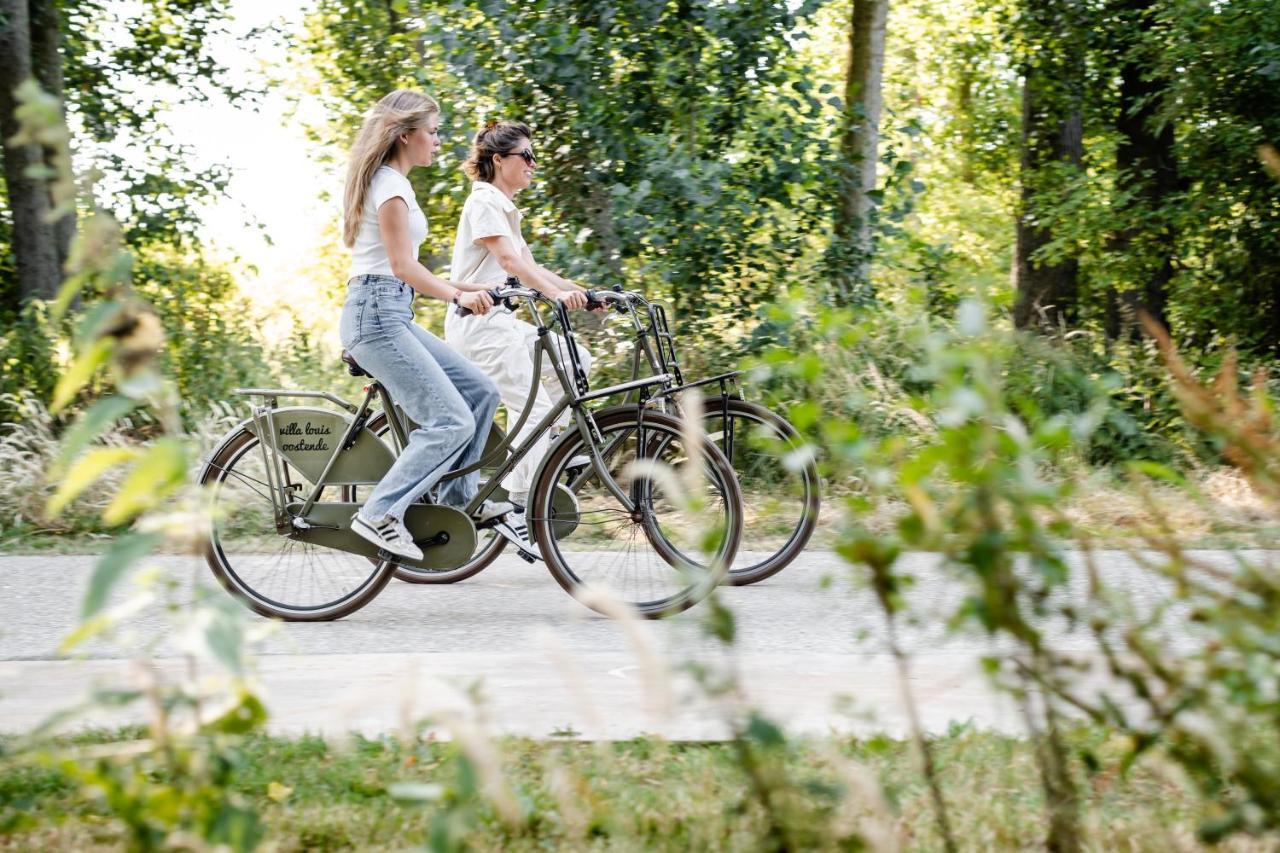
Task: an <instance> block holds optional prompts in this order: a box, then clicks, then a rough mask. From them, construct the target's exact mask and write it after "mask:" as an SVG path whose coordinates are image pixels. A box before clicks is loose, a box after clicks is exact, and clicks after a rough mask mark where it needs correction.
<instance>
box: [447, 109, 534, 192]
mask: <svg viewBox="0 0 1280 853" xmlns="http://www.w3.org/2000/svg"><path fill="white" fill-rule="evenodd" d="M521 138H524V139H529V140H532V139H533V132H532V131H530V130H529V125H527V124H524V123H522V122H518V121H491V122H489V126H488V127H486V128H485V129H484V130H482V131H480V132H479V133H477V134H476V136H475V139H473V140H472V141H471V154H470V156H468V157H467V159H466V162H464V163H463V164H462V171H464V172H466V173H467V177H469V178H471V180H473V181H484V182H485V183H486V184H491V183H493V176H494V171H495V170H494V168H493V155H494V154H510V153H511V146H512V145H515V144H516V140H518V139H521Z"/></svg>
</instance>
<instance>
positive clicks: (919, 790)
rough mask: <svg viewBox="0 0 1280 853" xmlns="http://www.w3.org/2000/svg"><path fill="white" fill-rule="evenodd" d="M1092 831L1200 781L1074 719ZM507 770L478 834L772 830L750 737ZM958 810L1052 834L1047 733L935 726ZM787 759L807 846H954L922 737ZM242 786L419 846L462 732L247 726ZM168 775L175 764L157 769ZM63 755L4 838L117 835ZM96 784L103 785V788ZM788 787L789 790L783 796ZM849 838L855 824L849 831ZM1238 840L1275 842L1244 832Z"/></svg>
mask: <svg viewBox="0 0 1280 853" xmlns="http://www.w3.org/2000/svg"><path fill="white" fill-rule="evenodd" d="M128 736H129V733H114V734H104V733H97V734H90V735H86V736H81V737H79V738H77V739H76V740H75V741H73V742H66V741H64V742H62V743H61V744H60V746H62V747H71V748H74V747H75V746H82V745H85V744H88V743H100V742H107V741H111V740H114V739H118V738H120V737H128ZM1071 745H1072V747H1073V749H1074V751H1075V752H1076V754H1078V755H1083V754H1085V753H1088V754H1090V755H1092V756H1094V757H1095V758H1096V765H1095V769H1094V770H1093V771H1092V772H1089V773H1086V771H1085V770H1084V764H1083V763H1080V764H1079V766H1078V768H1077V769H1078V773H1079V774H1080V779H1081V782H1082V791H1083V793H1084V797H1085V806H1084V811H1085V814H1086V815H1087V818H1086V820H1085V827H1086V831H1087V834H1088V842H1089V847H1091V848H1092V849H1131V850H1153V851H1154V850H1161V851H1163V850H1177V849H1194V848H1196V847H1198V846H1199V845H1198V843H1197V842H1196V836H1195V829H1196V825H1197V822H1198V820H1199V819H1200V817H1201V815H1200V814H1199V812H1198V809H1199V806H1198V799H1197V797H1196V795H1195V794H1194V792H1192V791H1191V790H1190V788H1189V787H1188V786H1187V784H1186V782H1185V781H1184V780H1183V779H1182V778H1181V776H1180V775H1179V774H1178V772H1177V771H1176V770H1174V769H1171V766H1170V765H1168V764H1166V763H1165V762H1163V761H1162V760H1161V759H1160V758H1159V755H1158V753H1157V752H1153V753H1151V754H1149V755H1148V756H1147V757H1144V758H1142V759H1140V760H1139V761H1138V762H1137V763H1136V764H1135V765H1134V766H1133V767H1131V768H1129V769H1128V770H1127V771H1126V770H1124V769H1122V767H1121V764H1120V762H1121V757H1122V754H1123V748H1124V744H1123V743H1121V742H1119V741H1115V740H1110V739H1108V738H1107V736H1106V735H1105V734H1103V733H1102V732H1100V731H1097V730H1093V729H1089V728H1084V729H1079V730H1077V731H1075V732H1073V733H1072V735H1071ZM499 748H500V751H501V753H502V756H503V767H502V770H503V774H504V776H505V779H506V782H507V784H508V785H509V786H510V788H511V789H512V791H513V792H514V793H515V795H516V798H517V801H518V802H519V803H520V805H521V809H522V811H523V812H524V820H523V822H522V825H520V826H516V827H508V826H506V825H504V824H503V823H502V822H501V821H500V820H498V818H497V816H496V815H495V814H494V812H493V811H492V810H491V809H490V807H489V806H488V805H486V804H483V803H480V802H478V801H474V800H473V799H467V800H464V801H462V802H461V803H456V804H455V806H454V808H455V813H454V815H453V816H452V817H453V818H454V819H455V820H460V821H461V823H460V824H459V826H460V828H461V830H462V833H463V836H464V838H465V842H466V845H467V846H468V847H469V848H471V849H476V850H542V849H553V848H565V849H622V850H640V849H653V850H689V849H725V850H755V849H762V848H764V847H766V846H767V845H766V841H767V833H766V820H765V812H764V811H763V810H762V808H761V807H760V805H759V802H758V801H757V800H756V799H755V798H754V797H753V796H752V794H751V791H750V789H749V786H748V784H747V780H746V778H745V776H744V774H743V772H742V770H741V768H740V765H739V763H738V760H737V757H736V753H735V750H734V747H733V745H731V744H720V743H692V744H672V743H666V742H663V741H658V740H652V739H639V740H634V741H628V742H622V743H616V744H587V743H572V742H565V743H538V742H532V741H526V740H509V741H503V742H500V743H499ZM936 748H937V760H938V765H939V768H940V772H941V774H942V779H943V784H944V791H945V795H946V797H947V800H948V802H949V804H950V806H951V814H952V820H953V822H954V825H955V831H956V835H957V837H958V838H960V839H962V840H963V845H962V846H963V848H964V849H970V850H990V849H1011V848H1026V847H1037V846H1040V844H1041V843H1042V840H1043V834H1044V826H1043V803H1042V798H1041V794H1040V786H1039V781H1038V777H1037V774H1036V768H1035V763H1034V760H1033V757H1032V755H1031V748H1030V745H1029V744H1028V743H1027V742H1025V741H1022V740H1019V739H1016V738H1010V737H1006V736H1001V735H995V734H990V733H980V732H975V731H972V730H969V729H967V728H964V727H958V728H956V729H954V730H953V731H952V732H951V733H950V734H948V735H946V736H944V737H941V738H938V739H937V741H936ZM782 749H783V750H784V751H785V757H784V759H783V761H782V762H781V764H780V765H779V766H780V767H781V768H782V769H783V771H784V772H785V775H786V778H787V780H788V785H787V790H788V792H789V796H790V798H791V799H790V805H789V806H788V808H791V809H793V815H792V817H793V819H794V820H795V826H797V827H801V828H802V831H803V834H804V840H805V842H806V843H805V846H812V847H815V848H824V847H826V848H835V847H839V846H842V845H843V844H845V843H846V842H847V840H848V837H849V836H850V835H852V834H854V833H856V832H859V831H863V830H865V829H866V828H867V827H873V828H874V827H879V828H880V831H882V832H884V833H886V834H887V835H888V837H889V838H891V839H893V840H894V841H896V842H897V843H898V844H899V845H901V846H902V847H903V848H906V849H921V850H932V849H940V846H941V844H940V839H939V837H938V836H937V834H936V832H935V828H934V824H933V817H932V813H931V810H930V806H929V801H928V798H927V792H926V789H925V787H924V784H923V779H922V777H921V775H920V773H919V772H918V771H917V769H916V762H915V760H914V756H913V755H912V753H911V750H910V748H909V747H908V746H907V745H906V744H905V743H903V742H900V741H895V740H890V739H886V738H872V739H870V740H843V739H835V738H826V739H819V740H811V741H803V742H795V743H791V744H789V745H788V746H786V747H784V748H782ZM237 752H238V756H239V759H238V763H237V766H236V770H235V773H234V777H233V781H232V783H231V784H232V787H233V788H234V790H235V791H237V792H238V793H239V794H240V795H242V796H243V797H244V798H245V800H246V801H247V803H248V804H249V805H251V806H252V807H253V808H254V809H256V810H257V811H258V812H259V814H260V815H261V817H262V819H263V820H264V822H265V823H266V825H267V827H268V829H267V838H266V841H267V843H268V844H269V845H271V846H273V847H274V848H275V849H279V850H302V849H343V848H355V847H359V848H375V849H377V848H382V849H385V848H403V847H405V846H407V845H415V844H422V843H424V842H425V840H426V838H427V833H428V832H429V830H430V828H431V827H432V825H433V822H434V821H436V819H437V818H439V817H441V815H442V813H443V810H444V809H446V808H447V805H446V804H447V803H448V802H449V801H450V799H451V797H453V795H454V793H455V792H456V790H457V786H458V784H459V779H460V778H461V777H460V775H459V773H460V770H462V768H461V766H460V761H459V752H458V749H457V748H456V747H455V746H454V745H452V744H448V743H440V742H434V741H420V740H415V741H409V742H405V741H401V740H398V739H394V738H385V739H377V740H366V739H362V738H355V739H353V740H350V741H347V742H345V743H340V744H331V743H327V742H326V741H324V740H321V739H319V738H315V737H303V738H298V739H285V738H273V737H265V736H255V737H251V738H248V739H246V740H245V741H243V742H242V744H241V745H240V747H239V748H238V750H237ZM157 781H158V780H157ZM398 782H430V783H437V784H440V785H441V786H442V787H443V789H444V790H443V794H444V796H443V798H442V799H441V800H439V801H436V802H429V803H418V802H400V801H397V800H396V799H395V798H394V797H393V796H392V795H391V793H390V788H391V786H392V785H394V784H395V783H398ZM91 793H92V792H88V791H82V790H80V789H79V788H78V786H77V785H76V784H75V783H74V782H72V781H71V780H70V779H69V778H68V777H66V776H64V775H63V774H62V773H61V771H59V770H57V769H52V768H51V767H48V766H41V765H38V764H35V765H33V764H26V765H21V766H19V765H16V764H13V763H8V764H0V848H8V849H54V848H58V849H83V848H90V847H102V846H111V847H114V846H117V845H119V844H121V843H122V841H123V840H124V836H123V828H122V826H121V825H120V824H119V823H118V822H117V821H116V820H115V819H114V818H113V817H111V816H110V815H109V814H108V813H107V812H106V810H105V809H104V807H103V806H102V804H101V802H100V801H98V800H96V799H94V798H93V797H92V796H91ZM86 795H88V796H86ZM780 802H788V800H787V799H786V798H785V797H784V798H783V799H782V800H780ZM842 838H844V839H845V840H844V841H842V840H841V839H842ZM1222 849H1228V850H1253V849H1258V850H1261V849H1274V848H1273V847H1271V846H1270V845H1269V844H1266V843H1264V842H1262V841H1250V840H1248V839H1238V840H1236V841H1233V842H1230V843H1228V844H1226V845H1225V846H1224V847H1223V848H1222Z"/></svg>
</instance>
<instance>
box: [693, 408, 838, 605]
mask: <svg viewBox="0 0 1280 853" xmlns="http://www.w3.org/2000/svg"><path fill="white" fill-rule="evenodd" d="M702 415H703V423H704V424H705V425H706V431H707V436H708V437H709V438H710V439H711V440H712V441H713V442H715V444H716V447H718V448H720V450H722V451H723V452H724V455H725V457H726V458H728V460H729V462H730V464H731V465H733V471H734V473H735V474H737V476H738V485H739V487H741V489H742V496H743V505H744V507H745V513H746V518H745V520H744V522H743V533H742V546H741V548H740V549H739V551H738V556H737V557H736V558H735V559H734V561H733V565H732V566H730V567H729V573H728V576H727V577H726V582H727V583H729V584H732V585H734V586H745V585H747V584H753V583H756V582H757V581H762V580H764V579H765V578H768V577H772V576H773V575H776V574H777V573H778V572H780V571H782V570H783V569H785V568H786V567H787V566H789V565H791V562H792V561H793V560H795V558H796V557H798V556H800V553H801V552H802V551H804V548H805V546H806V545H808V544H809V539H810V538H811V537H812V536H813V531H814V528H815V527H816V525H817V523H818V511H819V509H820V506H821V497H820V492H819V487H820V483H821V480H820V479H819V477H818V463H817V462H816V461H815V460H814V458H813V454H812V453H811V452H810V451H809V449H808V448H807V447H806V445H805V443H804V441H803V439H801V437H800V434H799V433H798V432H796V428H795V427H793V426H792V425H791V424H790V423H789V422H788V421H787V420H786V419H785V418H783V417H782V416H781V415H779V414H777V413H775V412H773V411H771V410H769V409H766V408H765V407H764V406H761V405H758V404H756V403H749V402H747V401H745V400H738V399H733V398H729V399H725V398H723V397H710V398H708V399H707V400H706V401H705V404H704V410H703V413H702Z"/></svg>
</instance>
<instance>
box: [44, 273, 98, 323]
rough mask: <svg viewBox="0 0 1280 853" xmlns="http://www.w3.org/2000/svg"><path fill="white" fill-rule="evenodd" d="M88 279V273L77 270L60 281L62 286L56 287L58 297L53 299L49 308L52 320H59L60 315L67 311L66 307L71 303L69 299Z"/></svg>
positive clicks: (74, 295) (75, 294) (73, 296)
mask: <svg viewBox="0 0 1280 853" xmlns="http://www.w3.org/2000/svg"><path fill="white" fill-rule="evenodd" d="M88 281H89V273H87V272H78V273H76V274H75V275H69V276H67V278H66V280H65V281H63V282H62V287H60V288H58V298H57V299H55V300H54V301H53V307H51V308H50V309H49V315H50V316H51V317H52V318H53V319H54V320H61V319H62V315H64V314H66V313H67V307H68V306H69V305H70V304H71V300H73V299H75V298H76V296H77V295H78V294H79V293H80V291H81V290H83V289H84V286H85V284H86V283H87V282H88Z"/></svg>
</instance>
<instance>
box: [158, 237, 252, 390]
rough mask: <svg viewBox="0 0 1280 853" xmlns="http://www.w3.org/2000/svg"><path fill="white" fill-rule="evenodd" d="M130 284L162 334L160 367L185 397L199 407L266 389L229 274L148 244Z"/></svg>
mask: <svg viewBox="0 0 1280 853" xmlns="http://www.w3.org/2000/svg"><path fill="white" fill-rule="evenodd" d="M133 283H134V289H135V291H136V292H137V293H138V295H139V296H141V297H143V298H145V299H146V300H147V301H148V302H149V303H150V304H151V305H153V306H154V307H155V310H156V315H157V316H158V317H159V319H160V323H161V325H163V326H164V329H165V331H166V333H167V335H166V345H165V352H164V358H163V359H162V361H161V368H162V369H163V370H164V372H165V374H166V375H168V376H170V377H171V378H172V379H173V381H174V384H175V385H176V387H177V391H178V394H179V395H180V396H181V397H182V399H184V400H188V401H191V403H192V404H193V405H194V406H196V407H202V404H203V403H204V402H205V401H220V400H230V399H231V396H232V395H231V389H232V388H235V387H246V386H256V385H261V384H268V383H269V381H270V365H269V363H268V359H267V354H266V352H265V351H264V349H265V348H264V346H263V343H262V341H261V340H260V339H259V337H258V335H257V329H256V328H255V327H254V324H253V312H252V311H251V309H250V307H249V305H248V302H247V300H246V298H245V297H244V295H243V294H241V293H240V292H239V290H238V289H237V287H236V283H235V279H234V278H233V277H232V275H231V273H230V272H228V271H227V270H225V269H221V268H219V267H218V266H217V265H215V264H213V263H210V262H209V261H207V260H205V259H203V258H201V257H200V256H199V255H195V256H187V257H184V256H182V255H181V254H179V253H177V252H174V251H172V250H169V249H165V248H164V247H162V246H151V247H147V248H146V249H144V250H142V251H140V252H139V253H138V255H137V261H136V263H135V265H134V269H133ZM210 365H217V366H218V369H217V370H210V369H209V368H210Z"/></svg>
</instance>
